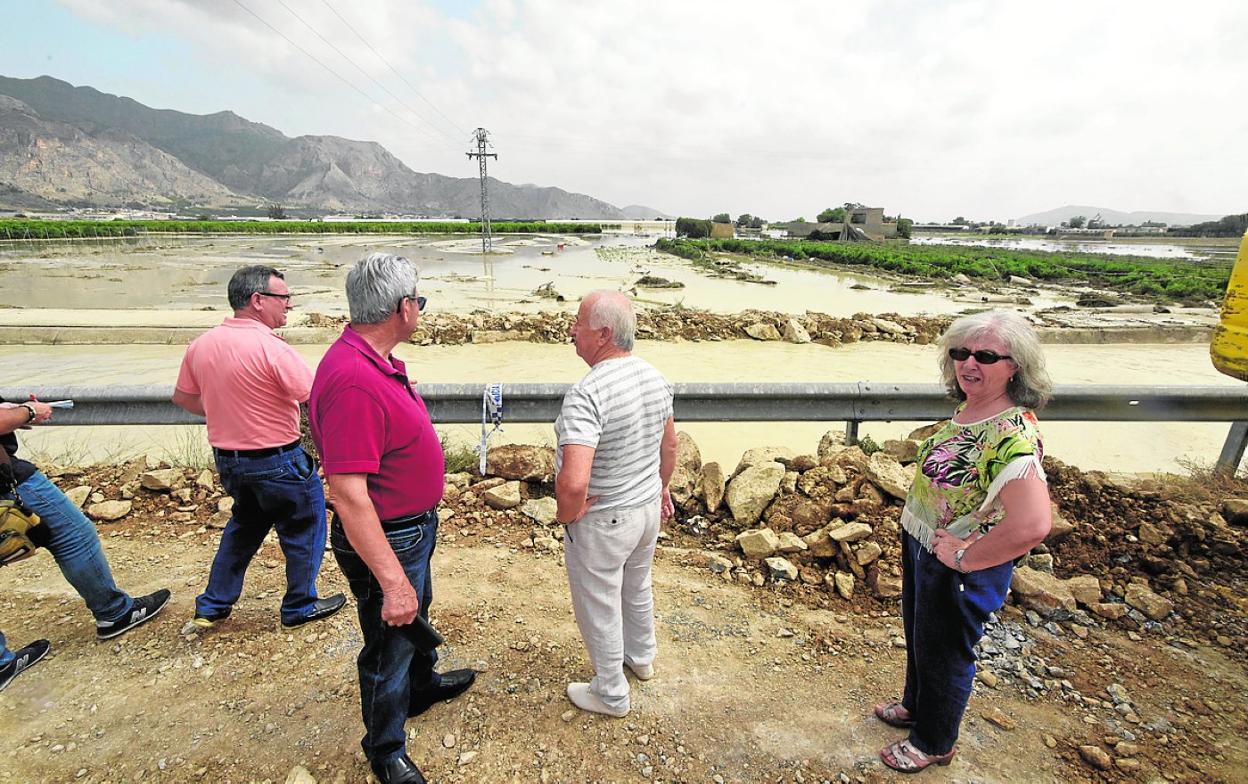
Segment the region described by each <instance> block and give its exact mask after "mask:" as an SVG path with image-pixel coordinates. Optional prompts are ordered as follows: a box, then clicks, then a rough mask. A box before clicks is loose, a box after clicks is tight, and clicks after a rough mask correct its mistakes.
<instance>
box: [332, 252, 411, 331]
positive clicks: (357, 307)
mask: <svg viewBox="0 0 1248 784" xmlns="http://www.w3.org/2000/svg"><path fill="white" fill-rule="evenodd" d="M419 282H420V272H419V271H418V270H417V269H416V265H415V264H414V263H412V262H411V261H410V260H409V259H407V258H406V257H404V256H398V255H395V254H393V253H370V254H368V255H367V256H365V257H364V258H362V259H360V260H359V261H357V262H356V263H355V266H353V267H352V268H351V271H350V272H348V273H347V307H348V308H350V310H351V323H352V324H380V323H381V322H383V321H385V320H386V319H388V318H390V314H392V313H394V312H395V310H396V309H397V308H398V306H399V303H400V302H402V301H403V298H404V297H411V296H414V295H415V293H416V284H417V283H419Z"/></svg>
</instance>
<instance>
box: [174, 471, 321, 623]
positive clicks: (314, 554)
mask: <svg viewBox="0 0 1248 784" xmlns="http://www.w3.org/2000/svg"><path fill="white" fill-rule="evenodd" d="M217 473H219V474H220V475H221V486H222V487H224V488H225V492H227V493H229V494H230V497H231V498H233V499H234V513H233V516H232V517H230V521H229V522H228V523H226V526H225V532H224V533H223V534H222V535H221V545H220V547H219V548H217V555H216V558H214V559H213V561H212V571H211V572H210V573H209V575H208V587H207V588H205V589H204V592H203V593H202V594H200V595H199V596H198V597H196V599H195V612H196V613H197V614H198V615H202V616H205V617H208V618H212V617H215V616H219V615H221V614H223V613H226V612H228V611H229V610H230V608H231V607H233V606H234V603H235V602H236V601H238V597H239V595H241V594H242V592H243V577H244V575H246V574H247V566H248V565H249V564H250V563H251V559H252V557H254V556H255V554H256V551H257V550H259V549H260V545H261V544H262V543H263V542H264V537H265V536H267V535H268V533H269V529H271V528H273V527H274V526H276V527H277V540H278V542H279V543H280V544H281V547H282V553H283V554H284V555H285V556H286V596H285V597H284V598H283V599H282V621H283V622H284V623H290V622H292V621H297V620H298V619H299V618H302V617H303V616H305V615H307V614H308V613H309V612H310V611H311V610H312V603H313V602H315V601H316V598H317V597H316V575H317V573H318V572H320V570H321V560H322V559H323V558H324V557H325V492H324V490H322V489H321V479H320V477H319V476H317V473H316V461H314V460H313V459H312V458H311V457H310V456H309V455H308V454H307V453H306V452H304V451H303V449H302V448H301V447H296V448H294V449H292V450H290V451H288V452H282V453H280V454H276V455H269V456H267V457H231V456H229V455H227V454H222V453H218V454H217Z"/></svg>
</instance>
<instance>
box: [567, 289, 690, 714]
mask: <svg viewBox="0 0 1248 784" xmlns="http://www.w3.org/2000/svg"><path fill="white" fill-rule="evenodd" d="M636 327H637V319H636V316H635V315H634V313H633V307H632V303H631V302H630V301H629V299H628V297H627V296H625V295H624V294H621V293H620V292H618V291H607V290H601V291H594V292H591V293H590V294H589V295H587V296H586V297H585V299H584V300H583V301H582V302H581V306H580V309H579V310H578V311H577V314H576V321H575V323H573V325H572V342H573V343H574V344H575V345H576V353H577V355H578V356H580V358H581V359H583V360H584V361H585V363H586V364H587V365H589V368H590V369H589V372H588V373H586V374H585V377H584V378H582V379H581V380H580V381H578V382H577V383H576V384H574V385H573V386H572V388H571V389H570V390H568V393H567V395H565V396H564V398H563V407H562V409H561V410H560V413H559V418H558V419H557V420H556V421H555V433H556V436H557V441H558V450H557V453H556V478H555V497H556V500H557V501H558V509H557V519H558V521H559V522H560V523H562V524H563V525H565V526H566V529H565V536H564V544H565V553H566V555H565V559H566V562H567V569H568V586H569V589H570V592H571V594H572V607H573V610H574V612H575V614H576V625H577V627H579V628H580V631H581V637H582V639H584V641H585V648H586V650H587V651H588V652H589V659H590V663H591V665H592V666H593V668H594V678H593V680H591V681H590V682H588V683H569V684H568V688H567V694H568V699H570V700H571V701H572V704H573V705H576V707H578V708H580V709H581V710H586V711H592V712H594V713H603V714H606V715H608V716H615V717H619V716H624V715H625V714H627V713H628V711H629V709H630V707H631V705H630V701H629V686H628V681H627V679H625V677H624V667H625V666H627V667H628V668H629V669H630V670H632V671H633V674H634V675H636V676H637V677H638V678H639V679H641V680H649V679H650V678H651V677H653V676H654V659H655V653H656V650H657V648H656V643H655V636H654V597H653V594H652V591H651V587H650V572H651V567H652V565H653V561H654V547H655V542H656V541H657V540H658V535H659V523H660V519H667V518H670V517H671V516H672V499H671V494H670V493H669V492H668V485H669V483H670V482H671V479H672V470H673V469H674V468H675V465H676V424H675V422H674V420H673V418H672V385H671V384H669V383H668V382H667V380H666V379H664V378H663V376H662V375H660V373H659V371H657V370H655V369H654V367H653V366H651V365H650V364H649V363H648V362H646V361H645V360H643V359H641V358H640V357H635V356H633V355H632V350H633V335H634V333H635V332H636Z"/></svg>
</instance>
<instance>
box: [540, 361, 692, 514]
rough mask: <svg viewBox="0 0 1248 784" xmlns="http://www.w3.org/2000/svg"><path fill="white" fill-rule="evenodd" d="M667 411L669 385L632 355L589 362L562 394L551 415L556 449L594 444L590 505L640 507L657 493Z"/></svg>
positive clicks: (558, 454)
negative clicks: (560, 403)
mask: <svg viewBox="0 0 1248 784" xmlns="http://www.w3.org/2000/svg"><path fill="white" fill-rule="evenodd" d="M671 416H672V385H671V384H669V383H668V382H667V379H665V378H663V376H662V374H660V373H659V371H657V370H655V369H654V367H653V366H652V365H651V364H650V363H649V362H646V361H645V360H644V359H641V358H640V357H634V356H632V355H629V356H626V357H621V358H620V359H609V360H605V361H602V362H599V363H598V364H596V365H594V366H593V367H592V368H590V369H589V372H588V373H586V374H585V377H584V378H582V379H581V380H580V381H578V382H577V383H576V384H575V385H573V387H572V388H571V389H569V390H568V393H567V394H566V395H565V396H564V398H563V408H562V410H561V411H560V413H559V418H558V419H556V420H555V436H556V438H557V439H558V443H559V448H558V449H557V450H556V452H555V462H556V470H558V469H559V468H562V467H563V447H565V446H566V445H568V444H580V445H582V446H590V447H593V448H594V450H595V451H594V463H593V467H592V469H591V470H590V475H589V495H590V496H598V501H597V503H595V504H594V508H595V509H610V508H617V507H633V506H641V505H642V504H646V503H649V502H651V501H653V500H654V499H655V498H657V497H658V495H659V492H660V491H661V490H662V489H663V483H662V481H661V480H660V479H659V445H660V443H662V440H663V430H664V426H665V425H666V424H667V420H668V419H670V418H671Z"/></svg>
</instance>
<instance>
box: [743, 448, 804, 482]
mask: <svg viewBox="0 0 1248 784" xmlns="http://www.w3.org/2000/svg"><path fill="white" fill-rule="evenodd" d="M796 456H797V455H796V454H795V453H794V452H793V450H792V449H789V448H788V447H787V446H759V447H754V448H753V449H747V450H746V451H745V454H743V455H741V460H739V461H738V462H737V469H736V470H735V471H733V472H732V475H733V476H736V475H737V474H739V473H741V472H742V471H744V470H745V469H747V468H749V467H750V466H755V465H759V464H760V463H772V462H776V461H777V460H778V459H780V458H783V459H784V460H785V461H786V462H787V461H789V460H792V459H793V458H794V457H796Z"/></svg>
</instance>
